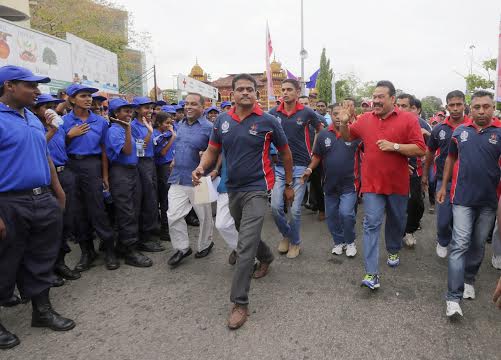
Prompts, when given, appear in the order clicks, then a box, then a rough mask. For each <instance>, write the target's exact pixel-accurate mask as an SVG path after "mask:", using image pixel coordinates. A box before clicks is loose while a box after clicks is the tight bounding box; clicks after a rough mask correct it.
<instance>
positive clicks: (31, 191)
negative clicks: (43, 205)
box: [0, 186, 50, 196]
mask: <svg viewBox="0 0 501 360" xmlns="http://www.w3.org/2000/svg"><path fill="white" fill-rule="evenodd" d="M49 191H50V187H48V186H42V187H37V188H34V189H27V190H12V191H6V192H2V193H0V196H22V195H25V196H26V195H28V196H37V195H42V194H45V193H48V192H49Z"/></svg>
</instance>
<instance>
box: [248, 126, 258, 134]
mask: <svg viewBox="0 0 501 360" xmlns="http://www.w3.org/2000/svg"><path fill="white" fill-rule="evenodd" d="M249 134H251V135H254V136H256V135H257V124H252V125H251V127H250V129H249Z"/></svg>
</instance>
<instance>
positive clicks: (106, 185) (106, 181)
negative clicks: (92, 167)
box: [103, 178, 110, 191]
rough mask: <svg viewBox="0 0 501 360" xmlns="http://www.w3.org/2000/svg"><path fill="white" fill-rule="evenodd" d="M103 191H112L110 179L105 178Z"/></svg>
mask: <svg viewBox="0 0 501 360" xmlns="http://www.w3.org/2000/svg"><path fill="white" fill-rule="evenodd" d="M103 190H105V191H109V190H110V181H109V179H108V178H103Z"/></svg>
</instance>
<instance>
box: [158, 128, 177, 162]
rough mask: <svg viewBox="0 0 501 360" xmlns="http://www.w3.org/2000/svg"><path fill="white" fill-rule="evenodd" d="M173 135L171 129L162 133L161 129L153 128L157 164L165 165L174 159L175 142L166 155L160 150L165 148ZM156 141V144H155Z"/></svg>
mask: <svg viewBox="0 0 501 360" xmlns="http://www.w3.org/2000/svg"><path fill="white" fill-rule="evenodd" d="M171 137H172V133H171V132H170V131H166V132H165V133H161V132H160V131H159V130H157V129H155V130H153V140H154V142H153V146H154V151H155V164H156V165H163V164H168V163H170V162H171V161H172V160H173V159H174V144H172V145H171V147H170V149H169V151H167V154H165V156H162V154H160V152H161V151H162V149H163V148H164V146H165V144H167V143H168V142H169V140H170V138H171ZM155 142H156V145H155Z"/></svg>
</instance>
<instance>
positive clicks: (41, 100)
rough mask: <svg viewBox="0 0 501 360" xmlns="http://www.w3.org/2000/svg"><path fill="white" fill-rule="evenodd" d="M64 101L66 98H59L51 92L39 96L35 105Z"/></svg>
mask: <svg viewBox="0 0 501 360" xmlns="http://www.w3.org/2000/svg"><path fill="white" fill-rule="evenodd" d="M62 102H64V100H61V99H57V98H55V97H54V96H52V95H51V94H40V95H38V97H37V101H36V103H35V105H42V104H46V103H56V104H60V103H62Z"/></svg>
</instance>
